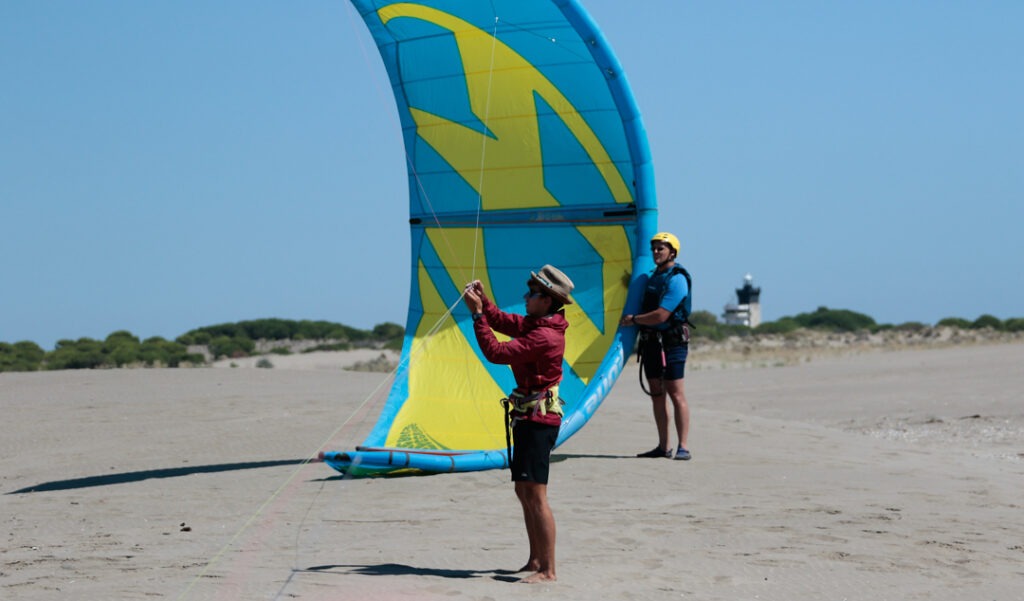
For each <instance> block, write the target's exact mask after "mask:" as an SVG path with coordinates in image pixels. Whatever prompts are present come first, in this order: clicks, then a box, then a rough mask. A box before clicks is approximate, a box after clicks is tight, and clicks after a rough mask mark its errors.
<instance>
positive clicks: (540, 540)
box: [516, 482, 556, 583]
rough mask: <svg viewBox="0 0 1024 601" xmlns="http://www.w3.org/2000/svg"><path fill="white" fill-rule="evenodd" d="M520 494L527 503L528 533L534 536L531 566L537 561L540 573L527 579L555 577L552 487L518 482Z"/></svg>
mask: <svg viewBox="0 0 1024 601" xmlns="http://www.w3.org/2000/svg"><path fill="white" fill-rule="evenodd" d="M516 495H517V496H518V497H519V500H520V502H521V503H522V504H523V515H524V516H525V518H526V533H527V536H528V537H529V538H530V561H529V562H527V566H532V564H533V562H534V560H536V573H535V574H533V575H532V576H528V577H526V578H524V579H523V582H525V583H534V582H542V581H550V580H555V579H556V576H555V516H554V514H553V513H551V506H550V505H548V487H547V485H546V484H538V483H537V482H516ZM534 553H536V555H534ZM529 569H534V568H532V567H530V568H529Z"/></svg>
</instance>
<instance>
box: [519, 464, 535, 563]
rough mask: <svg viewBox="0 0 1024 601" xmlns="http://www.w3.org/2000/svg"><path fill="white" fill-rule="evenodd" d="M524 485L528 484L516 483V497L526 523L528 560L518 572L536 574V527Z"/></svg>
mask: <svg viewBox="0 0 1024 601" xmlns="http://www.w3.org/2000/svg"><path fill="white" fill-rule="evenodd" d="M526 484H529V482H516V483H515V485H516V496H517V497H519V503H520V505H522V506H523V521H524V522H525V523H526V537H527V538H528V539H529V541H530V558H529V559H527V560H526V564H525V565H524V566H523V567H521V568H519V570H517V571H519V572H536V571H537V570H539V569H540V559H538V555H539V551H538V548H537V545H538V541H537V532H536V531H537V527H536V525H535V523H536V518H535V517H534V515H533V514H534V511H533V507H532V505H531V504H530V500H529V498H528V496H527V492H526V486H525V485H526Z"/></svg>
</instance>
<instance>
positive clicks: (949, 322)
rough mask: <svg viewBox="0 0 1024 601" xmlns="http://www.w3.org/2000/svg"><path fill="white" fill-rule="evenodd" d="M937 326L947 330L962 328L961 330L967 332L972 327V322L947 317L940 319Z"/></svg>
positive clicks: (960, 318)
mask: <svg viewBox="0 0 1024 601" xmlns="http://www.w3.org/2000/svg"><path fill="white" fill-rule="evenodd" d="M935 325H936V326H939V327H946V328H960V329H961V330H967V329H970V327H971V322H969V321H967V320H966V319H964V318H962V317H945V318H943V319H940V320H939V322H938V323H937V324H935Z"/></svg>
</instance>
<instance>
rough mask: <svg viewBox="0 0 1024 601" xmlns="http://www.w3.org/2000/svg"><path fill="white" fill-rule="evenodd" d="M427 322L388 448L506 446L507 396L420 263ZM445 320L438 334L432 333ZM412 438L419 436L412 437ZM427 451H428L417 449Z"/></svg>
mask: <svg viewBox="0 0 1024 601" xmlns="http://www.w3.org/2000/svg"><path fill="white" fill-rule="evenodd" d="M418 279H419V288H420V298H421V301H422V303H423V311H424V315H423V318H422V319H421V320H420V325H419V328H418V329H417V331H416V335H415V338H414V340H413V343H412V349H413V351H412V352H413V353H414V354H415V357H412V358H411V360H410V362H409V398H410V399H413V398H414V399H416V400H417V402H415V403H405V404H404V405H402V408H401V410H399V412H398V415H396V416H395V420H394V422H393V423H392V424H391V429H390V430H389V431H388V435H387V440H386V443H385V444H386V446H402V445H400V444H399V441H401V442H402V443H405V446H408V444H409V443H410V442H412V444H424V445H427V446H426V448H436V446H437V445H440V446H442V447H444V448H448V449H493V448H501V447H503V446H504V445H505V435H504V421H503V420H504V414H503V412H502V409H501V405H500V403H499V402H498V401H499V400H500V399H501V398H502V397H503V396H505V393H504V392H503V391H502V390H501V389H500V388H499V387H498V385H497V383H495V381H494V379H493V378H492V377H491V375H490V374H489V373H488V372H487V369H486V368H485V367H484V365H482V364H481V363H480V360H479V359H478V358H477V356H476V353H475V352H474V350H473V348H471V347H470V343H469V341H467V339H466V336H465V335H464V334H463V332H462V330H460V329H459V327H457V324H456V322H455V320H453V319H451V318H450V317H448V316H447V315H446V314H447V311H448V307H447V306H446V305H445V303H444V301H443V300H442V298H441V294H440V293H439V292H438V290H437V287H436V286H435V285H434V282H433V281H432V280H431V278H430V274H429V272H428V270H427V268H426V266H425V265H424V264H423V262H422V261H420V262H419V268H418ZM441 319H444V322H443V325H442V326H441V328H440V330H438V331H437V332H433V333H431V332H432V329H433V327H434V326H435V325H436V324H437V323H438V322H439V320H441ZM412 434H415V436H413V435H412ZM413 448H424V447H413Z"/></svg>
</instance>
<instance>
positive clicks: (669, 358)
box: [642, 342, 690, 380]
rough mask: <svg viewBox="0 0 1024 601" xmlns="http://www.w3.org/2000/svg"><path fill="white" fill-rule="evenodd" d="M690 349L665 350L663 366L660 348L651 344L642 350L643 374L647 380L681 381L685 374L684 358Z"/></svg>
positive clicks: (656, 344) (682, 346)
mask: <svg viewBox="0 0 1024 601" xmlns="http://www.w3.org/2000/svg"><path fill="white" fill-rule="evenodd" d="M689 351H690V347H689V346H688V345H685V344H684V345H681V346H676V347H671V348H666V349H665V358H664V361H665V364H664V365H662V356H661V348H660V347H659V346H658V343H657V342H651V343H649V345H648V346H645V347H644V350H643V355H642V357H643V362H644V373H645V374H646V375H647V378H648V379H652V378H653V379H655V380H657V379H665V380H682V379H683V376H684V375H685V372H686V356H687V355H688V354H689Z"/></svg>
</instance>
